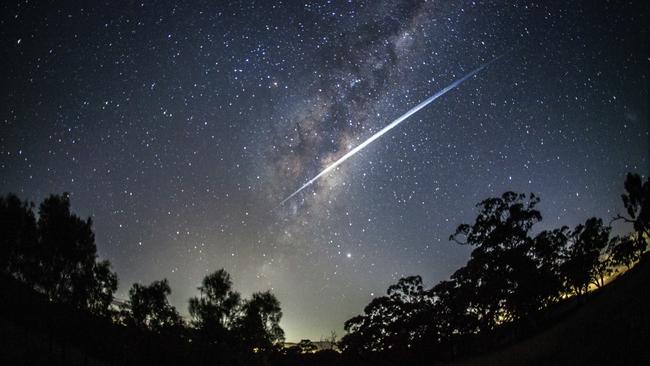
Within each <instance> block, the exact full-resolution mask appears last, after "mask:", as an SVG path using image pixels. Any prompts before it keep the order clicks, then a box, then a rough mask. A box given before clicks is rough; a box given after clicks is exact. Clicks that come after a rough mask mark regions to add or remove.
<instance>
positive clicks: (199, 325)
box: [0, 174, 650, 365]
mask: <svg viewBox="0 0 650 366" xmlns="http://www.w3.org/2000/svg"><path fill="white" fill-rule="evenodd" d="M622 200H623V205H624V207H625V209H626V214H625V215H618V216H617V217H615V218H614V219H615V220H621V221H623V222H626V223H628V224H629V225H630V226H631V227H632V229H633V232H632V233H631V234H630V235H624V236H615V237H613V238H612V237H610V232H611V228H610V227H609V226H607V225H605V224H604V223H603V221H602V220H601V219H598V218H590V219H588V220H586V221H585V223H584V224H580V225H578V226H576V227H575V228H574V229H573V230H571V229H569V228H568V227H561V228H558V229H553V230H546V231H541V232H537V233H535V235H533V234H534V228H535V225H536V224H537V223H539V222H540V221H541V220H542V216H541V213H540V212H539V211H538V210H537V208H536V207H537V205H538V203H539V198H538V197H536V196H535V195H533V194H530V195H527V194H519V193H514V192H506V193H504V194H503V195H502V196H500V197H494V198H489V199H486V200H484V201H482V202H480V203H479V204H478V205H477V209H478V212H477V217H476V219H475V220H474V222H473V223H471V224H461V225H459V226H458V228H457V229H456V231H455V232H454V233H453V234H452V235H451V236H450V240H453V241H455V242H457V243H459V244H461V245H469V246H471V247H472V252H471V254H470V258H469V260H468V262H467V263H466V265H465V266H463V267H462V268H459V269H458V270H457V271H456V272H454V273H453V274H452V275H451V276H450V278H449V280H446V281H442V282H440V283H438V284H436V285H435V286H433V287H431V288H429V289H427V288H425V285H424V284H423V281H422V278H421V277H420V276H409V277H405V278H402V279H400V280H399V281H398V282H397V283H396V284H394V285H391V286H389V288H388V290H387V293H386V295H385V296H381V297H377V298H375V299H373V300H372V301H371V302H370V303H369V304H368V305H367V306H366V307H365V308H364V310H363V313H362V314H361V315H358V316H356V317H353V318H352V319H349V320H348V321H346V322H345V330H346V332H347V334H346V335H345V336H344V337H343V339H342V340H341V342H339V344H338V346H339V347H340V349H341V350H342V353H338V352H337V351H335V350H334V349H320V350H319V349H318V348H319V347H317V346H316V345H315V344H314V343H312V342H311V341H309V340H303V341H301V342H300V343H299V344H298V345H296V346H294V347H291V348H286V349H285V348H282V343H283V342H284V332H283V330H282V329H281V328H280V326H279V322H280V320H281V317H282V310H281V307H280V302H279V301H278V300H277V298H276V297H275V296H274V295H273V294H272V293H271V292H268V291H267V292H257V293H254V294H252V296H251V297H250V298H249V299H242V298H241V296H240V294H239V293H238V292H236V291H234V290H233V284H232V279H231V277H230V275H229V274H228V272H226V271H225V270H223V269H220V270H217V271H215V272H213V273H211V274H209V275H207V276H206V277H205V278H204V279H203V281H202V283H201V286H200V287H199V288H198V290H199V296H197V297H193V298H191V299H190V300H189V313H190V316H191V321H189V322H188V323H185V322H184V321H183V319H182V318H181V316H180V315H179V313H178V311H177V310H176V309H175V308H174V307H173V306H171V304H169V302H168V299H167V298H168V296H169V295H170V293H171V288H170V286H169V283H168V282H167V280H166V279H163V280H161V281H154V282H152V283H151V284H149V285H141V284H137V283H136V284H134V285H133V286H132V288H131V289H130V291H129V299H128V301H127V302H126V303H124V304H121V305H120V306H119V307H116V306H115V305H114V299H113V293H114V292H115V290H116V288H117V276H116V274H115V273H114V272H112V271H111V268H110V263H109V262H108V261H99V260H98V258H97V249H96V245H95V238H94V233H93V231H92V221H91V220H90V219H86V220H83V219H81V218H79V217H78V216H76V215H75V214H73V213H72V212H71V211H70V199H69V196H68V195H67V194H64V195H61V196H57V195H52V196H50V197H48V198H47V199H45V200H44V201H43V202H42V203H41V205H40V206H39V209H38V214H37V215H36V214H35V213H34V205H33V204H31V203H28V202H23V201H21V200H20V199H19V198H18V197H16V196H15V195H7V196H0V220H1V221H0V235H1V236H0V272H2V275H1V277H0V284H1V285H2V286H0V290H2V294H1V295H2V296H0V311H2V312H3V313H4V314H12V316H11V318H8V317H5V318H3V319H10V320H9V321H7V320H1V321H0V328H1V329H3V331H6V332H7V334H8V335H9V336H10V337H11V338H7V339H14V338H16V339H18V338H20V337H22V338H20V339H21V342H22V343H24V344H30V347H32V348H34V349H37V350H40V353H41V354H43V353H44V354H47V355H49V356H48V357H42V356H40V355H39V353H38V352H37V353H33V354H27V353H24V354H23V355H22V356H16V353H15V352H14V353H13V355H14V356H13V357H14V358H15V359H11V360H14V361H16V360H20V359H21V357H22V359H23V360H24V361H26V362H27V363H30V362H31V363H43V362H48V363H50V364H102V363H109V364H133V365H136V364H137V365H140V364H155V365H165V364H169V365H172V364H198V365H207V364H228V365H333V364H343V365H363V364H368V365H370V364H372V365H394V364H433V363H436V362H449V361H454V360H458V359H460V358H465V357H468V356H472V355H477V354H481V353H484V352H488V351H490V350H493V349H498V348H502V347H504V346H507V345H509V344H512V343H514V342H517V341H519V340H521V339H524V338H525V337H527V336H529V335H531V334H534V333H535V332H539V331H543V330H544V329H547V328H549V327H551V325H553V324H555V323H557V322H558V321H559V320H561V319H563V317H566V316H567V314H571V313H572V312H574V311H575V309H577V306H582V305H583V304H585V303H586V301H587V300H588V299H590V298H592V297H594V295H593V294H592V293H589V290H590V289H591V288H594V287H597V288H600V287H603V286H604V285H605V283H606V281H607V279H608V277H609V276H611V275H612V274H613V273H615V271H616V270H617V269H618V267H621V266H623V267H626V268H628V269H629V268H632V267H633V265H634V264H635V263H637V262H638V261H639V260H641V261H643V260H645V262H646V263H645V268H646V270H645V272H642V273H646V274H645V275H639V274H637V275H636V276H637V277H636V278H637V280H635V281H637V282H638V281H642V282H643V281H645V282H643V285H642V286H645V287H644V289H643V290H642V292H643V293H644V294H645V295H644V296H641V297H640V299H637V300H639V301H641V302H643V301H646V300H647V298H648V296H647V294H648V293H650V292H648V291H646V290H647V281H646V279H647V272H648V271H647V267H648V263H647V261H648V258H647V255H646V254H644V253H645V252H646V250H647V247H648V244H647V243H648V235H649V234H650V233H649V229H650V223H649V222H648V220H649V216H650V208H649V204H650V203H649V202H650V180H647V181H646V182H643V181H642V180H641V178H640V177H639V176H638V175H635V174H628V176H627V177H626V180H625V194H623V196H622ZM637 267H638V266H637ZM634 269H637V268H636V267H635V268H632V270H631V271H630V272H633V270H634ZM637 272H638V271H637ZM644 276H645V277H644ZM640 283H641V282H640ZM620 291H622V290H620ZM620 291H619V292H620ZM644 291H645V292H644ZM571 294H573V295H578V296H574V297H570V295H571ZM596 297H597V296H596ZM643 299H646V300H643ZM635 301H636V300H635ZM603 306H605V305H603ZM607 306H609V305H607ZM641 307H642V306H641ZM641 307H639V306H636V305H634V306H632V307H631V309H636V310H634V311H637V310H638V309H640V308H641ZM118 310H119V311H118ZM34 314H38V315H37V316H34ZM639 327H640V328H639V329H645V330H647V328H648V324H647V322H646V323H644V324H641V325H639ZM21 329H24V330H28V331H21ZM633 331H634V330H633ZM638 333H639V332H635V333H634V334H638ZM642 333H643V331H642V332H641V334H642ZM334 338H335V337H334V336H333V337H332V340H334ZM107 340H112V341H108V342H107ZM634 342H636V341H634ZM637 343H638V342H636V343H634V344H637ZM641 343H643V342H641ZM641 343H639V344H641ZM18 348H20V347H18ZM637 348H638V347H637ZM637 348H635V350H636V351H638V350H637ZM636 351H635V352H636ZM8 354H11V352H9V353H8ZM54 356H56V357H55V358H53V357H54ZM628 359H630V357H628Z"/></svg>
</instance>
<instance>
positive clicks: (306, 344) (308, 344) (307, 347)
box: [295, 339, 318, 353]
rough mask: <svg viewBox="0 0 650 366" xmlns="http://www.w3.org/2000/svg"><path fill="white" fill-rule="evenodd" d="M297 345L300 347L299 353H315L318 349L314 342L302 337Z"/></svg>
mask: <svg viewBox="0 0 650 366" xmlns="http://www.w3.org/2000/svg"><path fill="white" fill-rule="evenodd" d="M295 347H297V348H298V350H299V353H314V352H316V350H318V347H316V345H315V344H314V342H312V341H310V340H309V339H301V340H300V342H298V344H297V345H296V346H295Z"/></svg>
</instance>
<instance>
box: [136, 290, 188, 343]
mask: <svg viewBox="0 0 650 366" xmlns="http://www.w3.org/2000/svg"><path fill="white" fill-rule="evenodd" d="M169 294H171V288H170V287H169V283H168V282H167V279H166V278H165V279H163V280H162V281H154V282H152V283H151V284H150V285H149V286H145V285H141V284H139V283H134V284H133V286H132V287H131V289H130V290H129V301H128V304H127V307H126V308H127V309H125V310H126V311H125V312H124V317H125V322H126V323H127V324H130V325H133V326H136V327H140V328H144V329H149V330H152V331H154V332H158V333H161V332H168V331H172V330H177V329H178V328H179V327H180V326H182V323H183V322H182V319H181V317H180V315H179V314H178V312H177V311H176V309H175V308H174V307H173V306H172V305H171V304H169V301H168V300H167V296H169Z"/></svg>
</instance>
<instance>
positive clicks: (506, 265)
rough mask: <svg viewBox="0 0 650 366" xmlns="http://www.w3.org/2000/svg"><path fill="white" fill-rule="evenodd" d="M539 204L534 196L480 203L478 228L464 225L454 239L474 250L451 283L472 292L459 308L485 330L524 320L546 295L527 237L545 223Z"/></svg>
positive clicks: (511, 194) (509, 195) (504, 197)
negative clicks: (540, 282) (463, 305)
mask: <svg viewBox="0 0 650 366" xmlns="http://www.w3.org/2000/svg"><path fill="white" fill-rule="evenodd" d="M538 203H539V198H538V197H536V196H535V195H534V194H530V195H529V196H527V195H525V194H518V193H514V192H506V193H504V194H503V195H502V196H501V197H496V198H489V199H486V200H484V201H482V202H480V203H479V204H478V205H477V207H478V208H479V213H478V216H477V218H476V220H475V222H474V224H472V225H469V224H461V225H459V226H458V228H457V229H456V232H455V233H454V234H452V235H451V236H450V239H451V240H454V241H456V242H458V243H460V244H468V245H472V246H474V247H475V249H474V250H473V251H472V253H471V257H470V260H469V262H468V263H467V265H466V266H465V267H464V268H462V269H461V270H459V271H457V272H456V273H455V274H454V275H453V276H452V279H453V280H455V281H457V282H459V286H461V287H465V288H471V290H470V292H469V293H468V294H467V295H468V296H464V298H465V299H466V301H468V303H467V304H466V308H465V309H459V310H461V311H464V312H466V313H468V315H473V316H474V317H475V318H476V319H475V320H476V324H477V326H478V327H479V328H480V329H482V330H487V329H493V328H494V327H496V326H497V325H498V324H499V323H502V322H504V321H509V320H513V319H517V318H524V317H526V316H527V315H528V314H530V313H531V312H533V311H535V310H536V309H537V308H538V307H539V306H540V302H541V301H542V298H543V297H544V296H543V294H539V293H538V291H537V287H536V285H537V282H538V281H540V277H539V271H538V267H539V265H538V263H536V261H535V258H534V256H532V255H531V253H532V251H533V247H534V245H533V244H534V241H533V240H532V239H531V238H530V237H529V232H530V230H531V228H532V227H533V225H535V224H536V223H537V222H539V221H541V219H542V216H541V214H540V212H539V211H538V210H537V209H536V208H535V207H536V205H537V204H538ZM463 239H464V240H463ZM470 295H471V296H470Z"/></svg>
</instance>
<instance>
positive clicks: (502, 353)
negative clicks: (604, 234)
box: [450, 253, 650, 366]
mask: <svg viewBox="0 0 650 366" xmlns="http://www.w3.org/2000/svg"><path fill="white" fill-rule="evenodd" d="M575 300H577V299H575ZM649 305H650V253H646V254H644V255H643V256H642V258H641V260H640V261H639V263H638V264H637V265H636V266H634V267H633V268H632V269H630V270H629V271H627V272H625V273H623V274H622V275H621V276H620V277H619V278H617V279H615V280H613V281H612V282H610V283H609V284H607V285H606V286H605V287H603V288H602V289H600V290H597V291H594V292H592V293H590V294H589V295H588V298H587V299H581V303H577V301H570V302H569V303H567V304H566V306H570V307H572V308H573V309H572V310H570V311H568V312H567V313H566V314H564V316H563V317H562V318H561V320H560V321H559V322H557V323H555V324H552V325H550V326H549V327H548V328H547V329H545V330H543V331H541V332H540V333H539V334H536V335H533V336H531V337H530V338H526V339H524V340H522V341H520V342H518V343H516V344H513V345H510V346H507V347H505V348H503V349H500V350H497V351H494V352H491V353H488V354H483V355H480V356H478V357H474V358H471V359H468V360H466V361H464V362H458V363H452V364H450V366H451V365H453V366H474V365H481V366H489V365H502V366H516V365H648V364H650V347H648V345H649V344H650V312H649V311H648V310H650V308H649Z"/></svg>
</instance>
